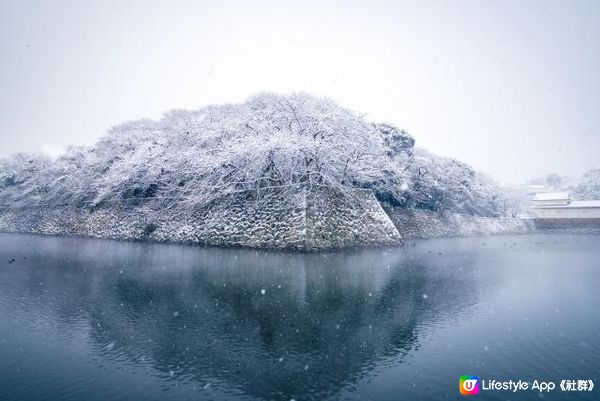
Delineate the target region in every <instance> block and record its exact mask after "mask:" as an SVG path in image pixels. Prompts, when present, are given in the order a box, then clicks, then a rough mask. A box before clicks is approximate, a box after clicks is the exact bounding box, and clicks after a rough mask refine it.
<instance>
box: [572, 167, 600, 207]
mask: <svg viewBox="0 0 600 401" xmlns="http://www.w3.org/2000/svg"><path fill="white" fill-rule="evenodd" d="M573 195H574V197H576V198H577V199H584V200H586V199H590V200H591V199H600V168H592V169H590V170H588V171H586V172H585V173H583V175H582V177H581V178H580V179H579V180H578V182H577V184H576V185H575V188H574V189H573Z"/></svg>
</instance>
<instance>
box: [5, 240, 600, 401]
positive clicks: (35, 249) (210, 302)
mask: <svg viewBox="0 0 600 401" xmlns="http://www.w3.org/2000/svg"><path fill="white" fill-rule="evenodd" d="M599 333H600V236H561V235H546V236H545V235H528V236H501V237H488V238H476V239H473V238H471V239H452V240H430V241H418V242H409V243H408V244H407V245H406V246H405V247H401V248H394V249H386V250H381V249H376V250H373V249H371V250H361V251H354V252H335V253H327V254H308V255H307V254H287V253H269V252H256V251H249V250H228V249H226V250H223V249H204V248H198V247H188V246H173V245H159V244H141V243H128V242H114V241H102V240H87V239H69V238H52V237H35V236H27V235H12V234H11V235H9V234H0V400H3V401H7V400H291V399H294V400H298V401H301V400H328V399H331V400H334V399H335V400H337V399H342V400H355V399H363V400H364V399H368V400H412V399H414V400H440V399H459V398H460V395H459V393H458V378H459V376H460V375H463V374H472V375H477V376H479V377H480V379H481V378H487V379H499V380H508V379H517V380H518V379H524V380H529V381H533V380H535V379H539V380H553V381H555V382H557V383H558V382H559V381H560V380H561V379H593V380H594V381H595V382H596V385H597V388H596V389H595V390H594V391H593V392H591V393H579V394H565V393H560V392H558V391H554V392H551V393H549V394H546V395H542V396H540V395H539V394H537V393H535V392H525V393H517V394H512V393H509V392H489V391H488V392H485V393H484V392H480V394H479V395H477V396H476V398H477V399H484V400H485V399H502V400H511V399H515V400H522V399H536V400H537V399H540V398H544V399H549V400H559V399H569V400H574V399H596V400H598V399H600V398H599V397H600V334H599Z"/></svg>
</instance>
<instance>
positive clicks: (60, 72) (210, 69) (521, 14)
mask: <svg viewBox="0 0 600 401" xmlns="http://www.w3.org/2000/svg"><path fill="white" fill-rule="evenodd" d="M259 91H275V92H282V93H285V92H289V91H305V92H309V93H313V94H317V95H326V96H329V97H332V98H334V99H336V100H338V102H339V103H340V104H342V105H343V106H347V107H350V108H352V109H355V110H357V111H359V112H363V113H365V114H366V115H367V117H368V118H369V119H371V120H374V121H387V122H391V123H393V124H395V125H397V126H399V127H401V128H405V129H407V130H408V131H409V132H410V133H411V134H412V135H413V136H414V137H415V138H416V140H417V144H418V145H419V146H422V147H425V148H427V149H429V150H431V151H433V152H436V153H438V154H443V155H448V156H453V157H456V158H458V159H460V160H463V161H465V162H468V163H470V164H472V165H473V166H475V167H477V168H479V169H481V170H484V171H486V172H488V173H490V174H492V175H493V176H495V177H496V178H497V179H499V180H500V181H502V182H508V181H513V182H514V181H521V180H525V179H527V178H531V177H533V176H538V175H543V174H546V173H549V172H558V173H561V174H569V175H574V174H578V173H580V172H581V171H583V170H585V169H587V168H589V167H592V166H594V165H595V166H596V167H600V158H599V149H600V1H593V0H591V1H577V0H564V1H517V0H514V1H475V0H473V1H422V0H420V1H356V2H353V1H339V2H328V1H324V0H318V1H313V0H304V1H296V2H285V1H281V0H279V1H252V0H246V1H239V2H234V1H175V0H171V1H150V0H144V1H136V0H134V1H127V2H125V1H117V0H103V1H100V0H99V1H79V0H73V1H68V0H67V1H65V0H55V1H29V0H28V1H23V0H14V1H8V0H0V93H1V95H0V102H1V103H0V110H1V111H0V113H1V118H0V138H1V139H0V156H5V155H7V154H9V153H13V152H17V151H47V152H52V151H53V150H54V149H56V148H60V147H64V146H66V145H68V144H91V143H93V142H94V141H95V140H96V139H97V138H98V137H99V136H101V135H102V134H103V133H104V132H105V131H106V130H107V129H108V128H109V127H110V126H112V125H116V124H118V123H120V122H123V121H126V120H132V119H139V118H145V117H150V118H158V117H160V115H161V114H162V112H164V111H167V110H169V109H172V108H198V107H200V106H203V105H207V104H215V103H225V102H238V101H243V100H244V99H245V98H247V97H248V96H250V95H252V94H253V93H255V92H259Z"/></svg>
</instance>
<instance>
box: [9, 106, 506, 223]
mask: <svg viewBox="0 0 600 401" xmlns="http://www.w3.org/2000/svg"><path fill="white" fill-rule="evenodd" d="M414 145H415V141H414V139H413V138H412V137H411V136H410V135H408V134H407V133H406V132H405V131H403V130H400V129H397V128H395V127H393V126H391V125H389V124H378V123H372V122H369V121H367V120H366V119H365V118H363V117H362V116H360V115H358V114H356V113H354V112H352V111H350V110H348V109H345V108H343V107H340V106H338V105H337V104H336V103H335V102H334V101H332V100H330V99H323V98H316V97H312V96H309V95H306V94H293V95H288V96H281V95H273V94H261V95H257V96H255V97H253V98H251V99H250V100H248V101H247V102H245V103H241V104H232V105H223V106H209V107H205V108H202V109H199V110H195V111H183V110H177V111H171V112H168V113H166V114H165V115H164V116H163V118H162V119H161V120H159V121H151V120H141V121H134V122H129V123H125V124H122V125H119V126H116V127H114V128H113V129H111V130H110V131H109V132H108V133H107V134H106V135H105V136H104V137H103V138H102V139H101V140H100V141H99V142H98V143H96V144H95V145H94V146H91V147H72V148H70V149H68V150H67V152H66V153H65V154H64V155H63V156H61V157H60V158H58V159H56V160H50V159H48V158H45V157H43V156H40V155H27V154H18V155H14V156H13V157H11V158H8V159H6V160H3V161H2V162H1V163H0V208H2V209H4V210H11V211H15V210H25V209H36V210H39V209H40V208H41V209H48V210H51V209H61V210H77V211H81V210H88V211H89V212H90V213H92V212H94V211H98V210H104V211H106V210H116V209H115V208H119V210H124V211H127V210H140V209H141V208H146V209H145V210H151V211H154V212H152V213H157V214H160V213H161V212H160V211H161V210H162V211H167V210H168V213H169V215H177V216H191V215H193V214H197V213H199V212H201V211H206V210H209V209H210V208H214V205H215V203H218V204H219V207H225V208H227V205H228V202H230V203H231V205H232V207H233V205H234V203H239V201H240V199H247V200H251V201H252V202H254V203H256V202H260V200H261V199H262V198H263V197H264V196H265V195H267V194H269V196H270V197H271V198H270V199H274V198H273V196H272V195H273V193H276V194H277V197H276V198H277V199H282V200H284V201H286V202H287V201H288V200H290V202H291V200H293V199H295V197H297V195H298V194H299V193H308V194H312V193H316V192H315V191H316V190H321V189H326V190H327V191H329V192H327V193H335V194H337V195H336V196H340V197H344V198H348V199H351V198H352V196H354V195H353V194H356V191H357V190H358V189H367V190H372V193H373V194H374V196H375V197H376V199H377V200H378V201H379V202H381V203H383V204H385V205H386V206H389V207H396V208H416V209H427V210H433V211H444V212H454V213H463V214H469V215H475V216H493V217H496V216H504V215H506V214H508V213H510V211H511V210H510V203H509V201H508V200H507V198H506V197H505V196H504V194H503V193H502V191H501V190H500V189H499V187H498V186H497V185H496V184H495V183H494V182H493V181H492V180H491V179H489V178H488V177H486V176H484V175H482V174H480V173H478V172H476V171H475V170H474V169H472V168H471V167H469V166H468V165H466V164H464V163H460V162H458V161H456V160H453V159H448V158H442V157H438V156H435V155H432V154H430V153H428V152H426V151H424V150H421V149H416V148H415V147H414ZM331 191H333V192H331ZM335 203H336V202H335V201H332V203H331V205H334V204H335ZM331 207H334V206H331ZM145 216H146V215H145ZM157 217H159V216H157ZM146 219H149V220H152V218H151V215H150V217H146ZM149 224H150V225H152V224H153V223H152V222H150V223H149Z"/></svg>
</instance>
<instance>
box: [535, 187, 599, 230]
mask: <svg viewBox="0 0 600 401" xmlns="http://www.w3.org/2000/svg"><path fill="white" fill-rule="evenodd" d="M531 213H532V214H533V216H534V218H535V219H539V220H557V222H558V223H560V222H564V221H566V220H570V221H571V222H574V223H577V222H585V223H589V222H598V223H600V200H571V198H570V196H569V193H568V192H544V193H538V194H536V195H535V196H534V197H533V200H532V203H531ZM596 220H597V221H596Z"/></svg>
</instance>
